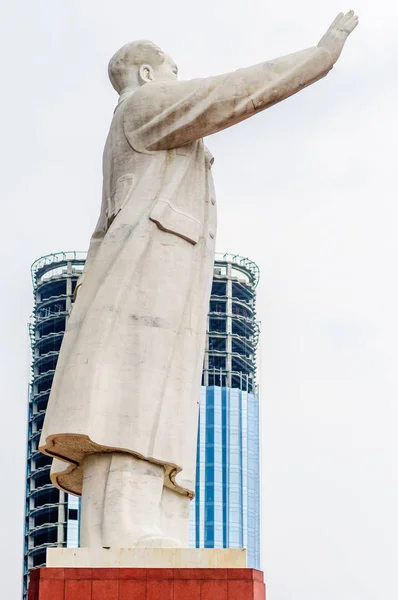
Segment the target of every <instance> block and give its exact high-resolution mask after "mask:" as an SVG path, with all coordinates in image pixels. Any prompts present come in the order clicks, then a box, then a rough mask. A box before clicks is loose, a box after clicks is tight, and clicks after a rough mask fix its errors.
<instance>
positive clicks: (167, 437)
mask: <svg viewBox="0 0 398 600" xmlns="http://www.w3.org/2000/svg"><path fill="white" fill-rule="evenodd" d="M331 68H332V58H331V56H330V55H329V53H328V52H327V51H326V50H323V49H320V48H310V49H308V50H304V51H302V52H298V53H296V54H293V55H290V56H287V57H284V58H281V59H277V60H274V61H271V62H268V63H262V64H259V65H256V66H254V67H249V68H247V69H241V70H238V71H235V72H233V73H230V74H226V75H220V76H217V77H209V78H207V79H196V80H192V81H186V82H178V81H171V82H161V83H156V82H154V83H148V84H145V85H143V86H142V87H141V88H140V89H139V90H137V91H135V92H134V93H130V94H126V95H124V96H123V95H122V96H121V98H120V101H119V104H118V106H117V108H116V110H115V113H114V117H113V121H112V124H111V127H110V132H109V135H108V139H107V141H106V145H105V151H104V160H103V198H102V208H101V214H100V217H99V220H98V223H97V226H96V229H95V231H94V234H93V236H92V239H91V244H90V248H89V253H88V257H87V263H86V266H85V271H84V274H83V278H82V280H81V281H80V282H79V284H80V285H79V288H78V292H77V298H76V302H75V304H74V306H73V309H72V312H71V315H70V318H69V321H68V325H67V330H66V332H65V336H64V340H63V343H62V347H61V352H60V356H59V360H58V365H57V368H56V373H55V377H54V382H53V386H52V390H51V395H50V399H49V404H48V408H47V414H46V418H45V421H44V426H43V432H42V436H41V441H40V449H41V450H42V451H43V452H45V453H46V454H49V455H51V456H53V457H55V458H56V459H61V460H55V461H54V464H53V469H52V478H53V481H54V483H55V484H56V485H58V486H59V487H60V488H61V489H64V490H66V491H68V492H72V493H75V494H80V493H81V485H82V469H81V465H82V462H83V459H84V456H85V455H86V454H87V453H91V452H108V451H115V450H121V451H124V452H129V453H132V454H134V455H136V456H138V457H142V458H145V459H146V460H149V461H152V462H155V463H159V464H162V465H164V466H165V469H166V482H165V484H166V485H168V486H169V487H171V488H173V489H176V490H177V491H179V492H181V493H186V494H188V495H192V494H193V490H194V478H195V455H196V435H197V420H198V403H199V395H200V383H201V371H202V365H203V355H204V343H205V331H206V316H207V312H208V303H209V295H210V287H211V282H212V276H213V261H214V247H215V234H216V206H215V195H214V188H213V181H212V176H211V165H212V157H211V155H210V153H209V152H208V151H207V150H206V148H205V146H204V144H203V141H202V138H203V137H205V136H207V135H209V134H212V133H215V132H217V131H220V130H222V129H224V128H226V127H229V126H231V125H234V124H235V123H238V122H239V121H242V120H243V119H246V118H248V117H250V116H252V115H253V114H255V113H256V112H259V111H261V110H264V109H265V108H267V107H269V106H271V105H273V104H275V103H277V102H279V101H281V100H283V99H285V98H287V97H288V96H290V95H292V94H294V93H295V92H297V91H299V90H300V89H302V88H303V87H305V86H307V85H309V84H311V83H313V82H314V81H316V80H318V79H320V78H321V77H322V76H324V75H326V73H327V72H328V71H329V70H330V69H331ZM231 175H233V174H231Z"/></svg>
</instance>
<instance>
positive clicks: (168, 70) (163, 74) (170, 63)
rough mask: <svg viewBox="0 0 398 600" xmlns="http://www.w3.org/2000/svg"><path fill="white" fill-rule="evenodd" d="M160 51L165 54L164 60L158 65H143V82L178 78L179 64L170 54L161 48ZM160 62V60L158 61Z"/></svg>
mask: <svg viewBox="0 0 398 600" xmlns="http://www.w3.org/2000/svg"><path fill="white" fill-rule="evenodd" d="M158 52H159V53H161V54H162V56H163V62H162V64H160V65H157V66H156V67H153V66H152V65H150V64H145V65H141V66H140V68H139V76H140V79H141V83H142V84H143V83H150V82H152V81H173V80H175V79H177V73H178V69H177V65H176V64H175V62H174V60H173V59H172V58H171V56H169V55H168V54H164V53H163V52H162V51H161V50H160V49H158ZM157 62H158V61H157Z"/></svg>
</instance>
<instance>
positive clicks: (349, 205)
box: [0, 0, 398, 600]
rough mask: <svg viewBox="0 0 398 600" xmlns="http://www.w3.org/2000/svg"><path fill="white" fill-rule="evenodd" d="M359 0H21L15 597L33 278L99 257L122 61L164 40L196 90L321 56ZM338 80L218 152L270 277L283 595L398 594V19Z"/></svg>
mask: <svg viewBox="0 0 398 600" xmlns="http://www.w3.org/2000/svg"><path fill="white" fill-rule="evenodd" d="M349 8H350V6H344V4H341V0H323V1H322V2H319V0H301V2H297V1H295V0H280V2H279V3H275V4H272V3H270V2H259V1H258V0H245V2H242V1H240V2H236V1H235V2H232V3H231V2H230V1H227V0H217V2H215V1H214V0H202V1H201V2H200V3H197V4H195V3H193V2H187V1H186V0H185V1H183V0H169V1H168V2H167V1H165V0H152V2H144V3H142V4H141V3H137V2H133V1H132V0H128V1H127V0H57V1H54V0H35V1H34V2H32V1H28V0H25V1H24V2H23V1H21V0H13V2H6V0H3V2H2V9H3V10H2V18H1V19H0V33H1V35H0V46H1V52H2V56H3V61H2V81H3V93H2V95H1V100H0V103H1V106H0V108H1V110H0V119H1V134H2V135H1V137H2V144H1V146H0V152H1V164H2V167H3V192H2V196H3V211H2V217H3V218H2V239H1V244H2V249H1V255H2V257H3V259H2V271H1V278H2V279H1V282H2V294H1V297H0V302H1V305H0V314H1V315H2V328H1V355H0V369H1V376H2V379H1V381H2V407H3V411H2V428H1V437H0V461H1V462H0V467H1V479H2V482H3V484H2V494H1V498H0V532H1V538H2V543H1V544H0V571H1V589H2V592H1V595H2V597H4V599H6V600H19V599H20V581H21V574H22V543H23V540H22V531H23V529H22V527H23V508H24V500H23V494H24V469H25V462H24V461H25V437H26V413H27V393H26V392H27V383H28V365H29V352H28V337H27V327H26V323H27V321H28V317H29V314H30V311H31V307H32V293H31V282H30V272H29V268H30V264H31V263H32V262H33V260H35V259H36V258H38V257H39V256H41V255H43V254H47V253H50V252H56V251H60V250H71V249H77V250H84V249H86V248H87V245H88V241H89V237H90V235H91V231H92V229H93V227H94V224H95V221H96V218H97V214H98V211H99V203H100V187H101V153H102V148H103V143H104V140H105V136H106V133H107V128H108V126H109V123H110V119H111V116H112V110H113V107H114V104H115V102H116V100H117V98H116V95H115V93H114V92H113V90H112V88H111V86H110V84H109V83H108V80H107V62H108V59H109V58H110V56H111V55H112V54H113V52H114V51H115V50H116V49H117V48H119V47H120V46H121V45H122V44H124V43H125V42H127V41H130V40H133V39H137V38H149V39H153V40H154V41H155V42H157V43H158V44H159V45H160V46H162V47H163V48H164V49H165V50H166V51H167V52H168V53H169V54H171V55H172V56H173V58H175V60H176V61H177V63H178V64H179V66H180V78H191V77H195V76H206V75H211V74H217V73H220V72H225V71H229V70H233V69H235V68H238V67H242V66H246V65H250V64H254V63H257V62H260V61H262V60H265V59H270V58H274V57H275V56H280V55H283V54H287V53H290V52H292V51H295V50H299V49H302V48H306V47H308V46H312V45H315V44H316V43H317V42H318V40H319V38H320V37H321V35H322V34H323V33H324V30H326V28H327V27H328V25H329V23H330V22H331V21H332V20H333V18H334V17H335V15H336V14H337V13H338V12H339V11H340V10H344V11H345V10H348V9H349ZM354 8H355V9H356V10H357V12H358V13H359V15H360V17H361V24H360V27H359V28H358V29H357V30H356V31H355V32H354V34H353V35H352V37H351V38H350V39H349V41H348V43H347V47H346V49H345V52H344V53H343V56H342V57H341V60H340V62H339V63H338V65H337V66H336V68H335V70H334V71H333V72H332V73H331V74H330V75H329V76H328V77H327V78H326V79H324V80H323V81H321V82H320V83H318V84H316V85H315V86H313V87H311V88H309V89H307V90H305V91H304V92H302V93H301V94H300V95H298V96H295V97H294V98H291V99H290V100H288V101H286V102H284V103H282V104H281V105H279V106H277V107H275V108H273V109H271V110H269V111H267V112H265V113H262V114H261V115H259V116H257V117H255V118H253V119H251V120H249V121H246V122H244V123H242V124H240V125H239V126H236V127H234V128H232V129H229V130H227V131H224V132H222V133H220V134H218V135H216V136H213V138H212V139H210V140H208V145H209V146H210V148H211V150H212V152H213V154H214V155H215V156H216V163H215V165H214V171H213V172H214V176H215V181H216V187H217V191H218V202H219V235H218V249H219V250H226V251H231V252H234V253H239V254H242V255H245V256H248V257H250V258H251V259H253V260H255V261H256V262H257V263H258V264H259V266H260V268H261V282H260V286H259V302H258V313H259V318H261V321H262V344H261V352H260V360H259V366H260V375H261V383H262V387H261V403H262V437H263V448H262V457H263V489H264V491H263V498H262V506H263V564H264V567H265V570H266V579H267V583H268V600H292V599H293V598H294V600H320V599H322V600H336V598H338V599H339V600H356V599H358V600H359V599H360V600H370V599H372V600H374V599H375V598H383V599H386V600H389V599H390V598H391V599H393V598H396V597H397V594H398V579H397V570H398V547H397V544H398V542H397V540H398V516H397V513H398V511H397V507H398V471H397V456H398V437H397V435H396V430H397V424H398V400H397V391H398V389H397V388H398V385H397V377H396V371H397V350H396V346H397V339H398V316H397V312H398V285H397V262H398V237H397V224H398V208H397V193H396V190H397V185H396V180H395V179H396V161H397V156H398V153H397V136H398V126H397V117H396V111H397V96H398V94H397V92H398V86H397V83H396V79H397V76H398V68H397V67H398V64H397V63H398V59H397V57H398V43H397V36H396V30H397V21H398V4H397V3H396V2H395V1H394V0H380V1H379V2H377V3H376V2H371V1H370V0H356V5H355V6H354Z"/></svg>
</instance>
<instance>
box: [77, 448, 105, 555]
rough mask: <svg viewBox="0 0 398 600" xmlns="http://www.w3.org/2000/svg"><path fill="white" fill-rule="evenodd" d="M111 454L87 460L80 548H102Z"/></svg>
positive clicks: (84, 474) (84, 470)
mask: <svg viewBox="0 0 398 600" xmlns="http://www.w3.org/2000/svg"><path fill="white" fill-rule="evenodd" d="M111 458H112V455H111V454H95V455H92V456H88V457H87V458H86V459H85V463H84V466H83V494H82V501H81V515H80V546H81V547H82V548H95V547H97V548H98V547H101V546H102V516H103V513H104V494H105V482H106V481H107V479H108V474H109V466H110V464H111Z"/></svg>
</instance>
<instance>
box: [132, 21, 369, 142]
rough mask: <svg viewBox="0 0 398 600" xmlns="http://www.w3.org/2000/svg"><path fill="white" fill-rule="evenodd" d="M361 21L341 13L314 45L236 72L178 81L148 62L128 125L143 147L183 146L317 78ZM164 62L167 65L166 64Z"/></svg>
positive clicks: (331, 65) (335, 59)
mask: <svg viewBox="0 0 398 600" xmlns="http://www.w3.org/2000/svg"><path fill="white" fill-rule="evenodd" d="M357 24H358V18H357V17H356V16H355V15H354V13H353V11H350V12H349V13H347V14H346V15H343V14H340V15H338V16H337V18H336V19H335V20H334V21H333V23H332V25H331V26H330V27H329V29H328V31H327V32H326V34H325V35H324V36H323V37H322V39H321V41H320V42H319V44H318V45H317V46H315V47H312V48H308V49H306V50H302V51H300V52H296V53H294V54H290V55H288V56H284V57H282V58H277V59H274V60H271V61H267V62H263V63H260V64H258V65H255V66H252V67H248V68H244V69H239V70H237V71H234V72H232V73H227V74H223V75H218V76H215V77H208V78H204V79H194V80H191V81H182V82H178V81H176V80H175V79H174V74H173V71H172V69H171V68H170V78H166V77H164V75H165V73H163V74H162V75H163V76H161V77H160V78H159V77H158V75H157V72H156V69H153V68H152V67H149V65H148V69H147V70H146V71H143V72H142V78H143V80H144V81H146V82H147V83H151V85H142V86H141V87H140V89H139V90H138V91H137V92H135V94H134V97H132V98H131V108H130V110H126V113H125V131H126V135H127V137H128V139H129V141H130V142H131V144H132V146H133V147H134V148H135V149H136V150H139V151H143V152H145V151H151V150H155V151H156V150H166V149H170V148H175V147H178V146H182V145H184V144H187V143H189V142H192V141H194V140H197V139H200V138H202V137H205V136H207V135H211V134H212V133H216V132H218V131H221V130H222V129H225V128H226V127H231V126H232V125H235V124H236V123H239V122H240V121H243V120H244V119H247V118H248V117H251V116H252V115H254V114H256V113H258V112H260V111H262V110H265V109H266V108H269V107H270V106H273V105H274V104H276V103H278V102H281V101H282V100H285V99H286V98H288V97H289V96H292V95H293V94H296V93H297V92H299V91H300V90H302V89H303V88H305V87H307V86H309V85H311V84H312V83H315V82H316V81H318V80H319V79H321V78H322V77H324V76H325V75H327V73H328V72H329V71H330V70H331V69H332V67H333V65H334V64H335V62H336V61H337V60H338V58H339V56H340V54H341V51H342V49H343V46H344V44H345V41H346V40H347V38H348V36H349V34H350V33H351V32H352V31H353V30H354V29H355V27H356V26H357ZM163 67H164V65H163Z"/></svg>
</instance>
